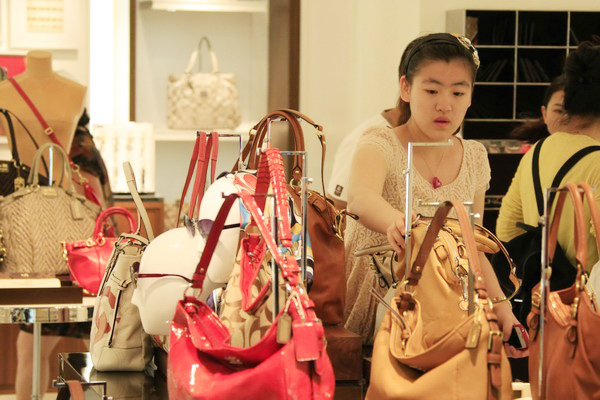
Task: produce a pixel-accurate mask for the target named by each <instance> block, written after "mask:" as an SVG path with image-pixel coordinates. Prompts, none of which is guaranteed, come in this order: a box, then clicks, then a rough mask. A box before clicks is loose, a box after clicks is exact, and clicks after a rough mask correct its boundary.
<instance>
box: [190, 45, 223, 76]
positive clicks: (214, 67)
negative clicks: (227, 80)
mask: <svg viewBox="0 0 600 400" xmlns="http://www.w3.org/2000/svg"><path fill="white" fill-rule="evenodd" d="M202 43H206V48H207V49H208V54H209V56H210V67H211V72H212V73H213V74H217V73H219V60H218V59H217V54H216V53H215V52H214V51H213V49H212V47H211V45H210V41H209V40H208V38H207V37H206V36H202V38H201V39H200V41H199V42H198V46H196V48H195V49H194V51H193V52H192V54H191V55H190V59H189V61H188V64H187V67H185V73H186V74H190V73H191V72H192V70H193V69H194V65H196V61H198V57H199V56H200V55H201V53H202Z"/></svg>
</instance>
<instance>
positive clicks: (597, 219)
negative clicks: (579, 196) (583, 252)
mask: <svg viewBox="0 0 600 400" xmlns="http://www.w3.org/2000/svg"><path fill="white" fill-rule="evenodd" d="M577 186H579V188H580V189H582V190H583V194H584V196H585V199H586V200H587V204H588V207H589V209H590V214H591V217H592V225H593V227H594V232H595V236H596V247H597V248H598V249H599V250H600V211H599V210H598V206H597V205H596V198H595V197H594V192H593V190H592V187H591V186H590V185H589V184H588V183H587V182H580V183H579V184H578V185H577Z"/></svg>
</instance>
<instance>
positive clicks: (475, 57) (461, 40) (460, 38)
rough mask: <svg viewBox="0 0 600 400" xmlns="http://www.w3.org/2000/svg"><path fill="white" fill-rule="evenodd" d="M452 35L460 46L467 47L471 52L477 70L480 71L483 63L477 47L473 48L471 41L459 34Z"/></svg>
mask: <svg viewBox="0 0 600 400" xmlns="http://www.w3.org/2000/svg"><path fill="white" fill-rule="evenodd" d="M451 35H452V36H454V37H455V38H456V40H458V42H459V43H460V44H462V45H463V46H465V48H466V49H467V50H469V51H470V52H471V55H472V56H473V62H474V63H475V66H476V67H477V69H479V65H480V64H481V62H480V61H479V53H478V52H477V49H476V48H475V46H473V43H471V41H470V40H469V39H468V38H466V37H464V36H463V35H460V34H458V33H451Z"/></svg>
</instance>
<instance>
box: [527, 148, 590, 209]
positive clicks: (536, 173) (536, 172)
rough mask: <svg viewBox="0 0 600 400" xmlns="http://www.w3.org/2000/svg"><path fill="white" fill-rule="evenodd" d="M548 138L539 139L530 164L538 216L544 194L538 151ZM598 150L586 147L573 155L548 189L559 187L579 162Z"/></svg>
mask: <svg viewBox="0 0 600 400" xmlns="http://www.w3.org/2000/svg"><path fill="white" fill-rule="evenodd" d="M547 138H548V137H545V138H543V139H541V140H540V141H539V142H538V144H537V145H536V146H535V148H534V149H533V159H532V163H531V168H532V174H533V190H534V193H535V201H536V204H537V209H538V215H540V216H542V215H544V194H543V192H542V183H541V178H540V151H541V149H542V144H543V143H544V140H546V139H547ZM598 150H600V146H587V147H584V148H583V149H581V150H579V151H577V152H576V153H575V154H573V155H572V156H571V157H569V159H567V161H565V163H564V164H563V165H562V166H561V167H560V168H559V170H558V172H557V173H556V175H555V176H554V179H553V180H552V184H551V185H550V187H559V186H560V184H561V182H562V180H563V179H564V177H565V175H567V173H568V172H569V171H570V170H571V168H573V166H575V164H577V162H578V161H579V160H581V159H582V158H583V157H585V156H587V155H588V154H590V153H593V152H595V151H598ZM555 195H556V193H551V194H550V197H549V199H548V204H550V205H552V203H553V202H554V196H555Z"/></svg>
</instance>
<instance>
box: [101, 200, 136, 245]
mask: <svg viewBox="0 0 600 400" xmlns="http://www.w3.org/2000/svg"><path fill="white" fill-rule="evenodd" d="M112 215H123V216H125V217H126V218H127V222H128V223H129V233H135V232H137V228H138V224H137V222H136V219H135V217H134V215H133V214H132V213H131V211H129V210H128V209H126V208H123V207H117V206H113V207H108V208H107V209H105V210H102V212H101V213H100V215H98V218H96V226H95V227H94V236H93V238H94V239H96V240H102V238H104V233H103V232H102V231H103V227H104V223H105V222H106V221H107V220H108V219H109V218H110V217H111V216H112Z"/></svg>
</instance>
